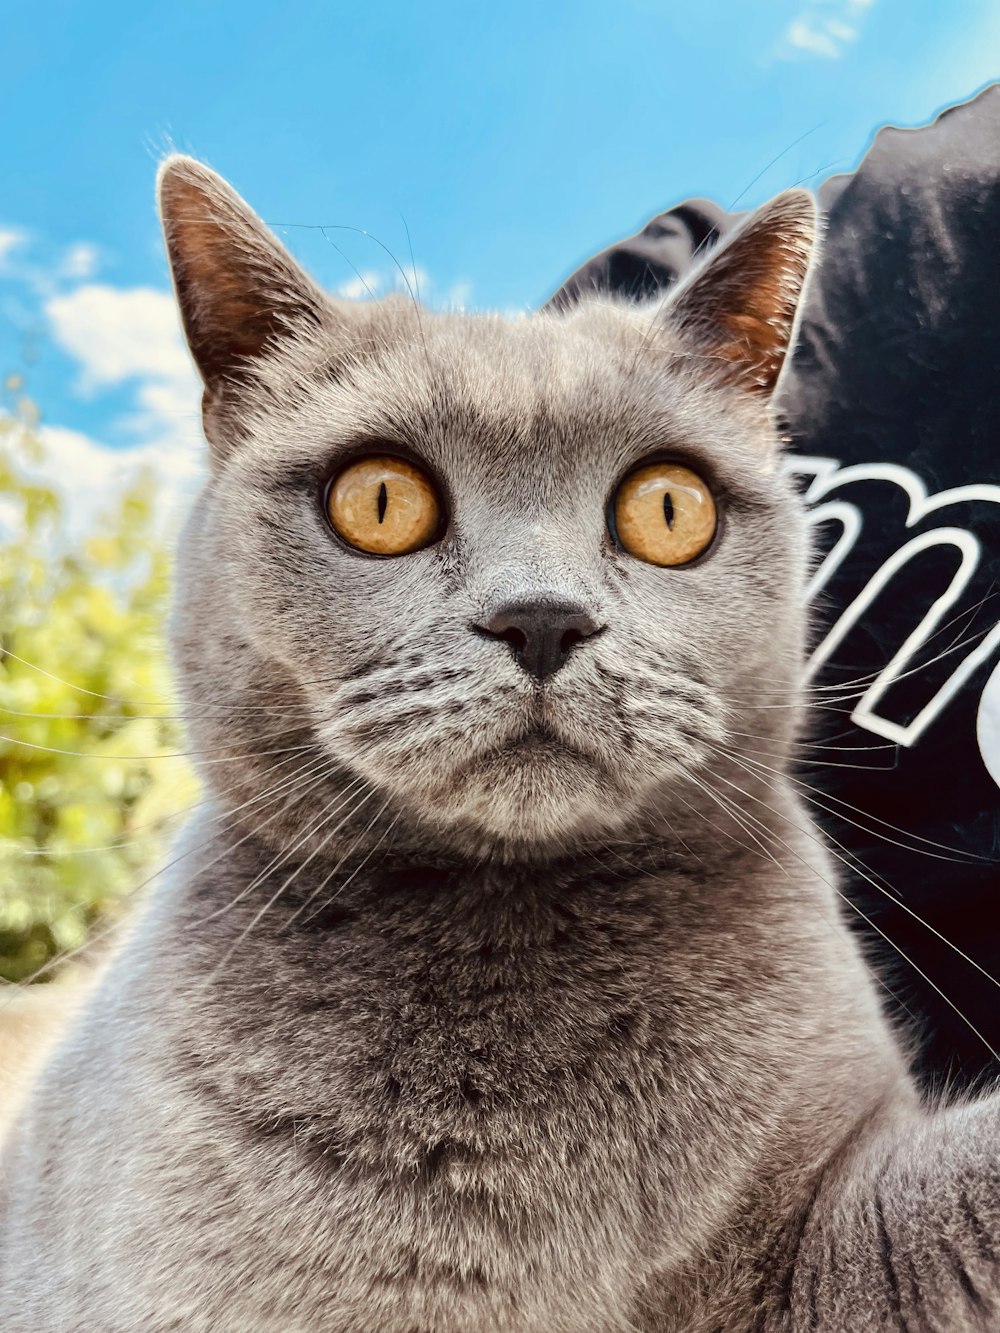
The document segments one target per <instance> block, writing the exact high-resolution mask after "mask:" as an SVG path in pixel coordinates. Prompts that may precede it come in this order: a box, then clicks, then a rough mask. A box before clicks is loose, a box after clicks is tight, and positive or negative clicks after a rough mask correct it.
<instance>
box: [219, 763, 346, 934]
mask: <svg viewBox="0 0 1000 1333" xmlns="http://www.w3.org/2000/svg"><path fill="white" fill-rule="evenodd" d="M334 771H336V766H335V765H331V767H330V770H329V772H334ZM329 772H327V773H324V777H326V776H329ZM368 785H369V784H368V783H366V782H365V780H364V779H363V778H356V779H355V780H354V782H352V783H351V784H350V785H349V786H348V787H347V788H346V789H345V790H344V791H343V792H340V793H339V796H340V797H341V799H340V801H339V802H336V801H335V802H331V803H330V805H328V806H326V807H325V808H324V809H322V810H321V811H320V812H319V814H318V815H314V816H313V818H312V819H311V820H309V821H307V823H306V824H305V826H304V827H303V828H302V829H301V831H300V834H299V837H298V838H297V840H296V841H295V842H294V843H293V844H292V845H291V846H290V847H287V848H285V849H284V850H283V851H281V852H279V853H278V854H277V855H276V856H275V857H274V858H273V859H272V860H271V861H269V862H268V864H267V865H266V866H264V868H263V869H262V870H260V871H259V872H258V874H256V875H255V876H254V878H253V879H252V880H251V881H250V883H249V884H247V885H246V886H245V887H244V888H242V889H241V890H240V892H239V893H237V894H236V896H235V897H234V898H231V899H230V900H229V901H228V902H227V903H226V904H225V905H224V906H222V907H219V908H217V909H216V910H215V911H214V912H210V913H209V914H208V916H203V917H200V918H199V920H198V921H197V922H196V923H194V924H196V925H198V926H202V925H205V924H206V923H207V922H209V921H214V920H216V918H218V917H220V916H225V915H226V914H227V913H228V912H231V911H232V910H233V908H234V907H236V906H238V904H239V903H241V902H244V901H245V900H246V899H247V898H249V896H250V894H251V893H253V891H254V889H256V888H258V887H259V886H260V885H261V884H263V883H264V881H265V880H266V879H267V878H268V877H269V876H270V875H271V874H273V872H274V871H275V870H278V869H280V867H281V866H283V865H284V864H285V863H286V862H287V861H289V860H290V859H291V858H292V857H293V856H294V855H295V853H296V852H297V851H298V850H299V848H301V847H303V846H305V844H306V843H307V842H308V841H309V838H310V837H311V836H312V834H313V833H317V832H319V830H320V829H321V828H322V827H323V826H324V825H325V824H327V823H328V822H329V821H330V819H332V818H333V816H334V815H336V814H337V813H338V811H340V810H342V809H343V807H344V806H345V805H346V804H347V803H348V802H349V801H350V800H351V799H352V798H353V796H355V795H356V794H357V792H358V791H359V790H360V789H361V788H362V787H366V786H368ZM367 799H368V797H367V795H366V796H364V797H363V798H362V801H364V800H367ZM347 818H350V815H348V816H345V820H346V819H347ZM342 822H343V821H342ZM339 827H340V825H338V826H337V828H339ZM336 831H337V829H336V828H335V829H333V830H332V832H331V833H329V834H327V835H326V837H325V838H324V839H323V840H322V841H321V842H320V843H319V844H318V846H317V847H315V848H314V849H313V850H312V851H311V852H310V854H309V856H308V857H307V858H306V860H305V862H304V863H303V864H305V865H308V864H309V862H310V861H311V860H312V859H313V857H314V856H315V855H316V853H317V851H318V850H321V849H322V848H323V847H325V846H326V844H327V842H328V841H329V839H330V838H331V837H332V836H333V834H334V833H336ZM300 868H301V867H300ZM296 873H297V872H296ZM283 891H284V890H283V889H279V891H278V893H279V896H280V894H281V893H282V892H283ZM251 924H254V923H251ZM248 929H249V927H248Z"/></svg>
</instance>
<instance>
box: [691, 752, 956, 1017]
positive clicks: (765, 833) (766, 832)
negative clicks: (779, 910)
mask: <svg viewBox="0 0 1000 1333" xmlns="http://www.w3.org/2000/svg"><path fill="white" fill-rule="evenodd" d="M689 776H691V777H692V779H693V780H694V781H695V783H696V785H697V786H699V787H700V788H701V790H702V792H703V793H704V794H705V795H706V796H708V797H709V798H710V799H712V800H713V801H715V802H716V804H718V805H719V806H720V807H721V808H722V809H723V810H724V811H727V812H728V813H729V815H730V817H731V818H732V819H734V820H736V821H737V822H740V821H742V820H747V821H748V822H749V823H752V824H754V825H756V826H757V828H758V829H759V830H760V831H761V835H762V838H766V839H771V841H779V842H780V839H775V837H774V833H773V830H772V829H771V828H769V827H768V825H767V824H765V823H764V822H763V821H762V820H760V819H758V818H757V817H756V816H754V815H752V814H751V813H750V812H748V811H746V810H744V809H743V807H742V806H740V805H739V803H738V802H737V801H735V800H734V799H733V798H732V797H731V796H727V795H726V794H725V793H724V792H719V791H715V790H713V789H712V788H711V787H710V786H709V785H708V784H707V783H703V782H701V781H700V779H698V778H697V777H696V776H695V775H693V774H691V775H689ZM710 776H711V778H712V779H713V780H717V779H718V776H719V775H718V774H714V773H713V774H710ZM691 809H692V810H693V811H694V813H696V814H697V813H699V812H698V811H697V809H696V808H695V807H694V806H692V807H691ZM702 817H704V816H702ZM710 822H711V821H710ZM713 827H717V826H715V825H713ZM749 831H750V829H749V828H748V832H749ZM755 841H759V840H757V839H755ZM760 847H761V854H762V855H764V856H765V858H766V859H767V860H768V861H770V862H771V863H772V864H773V865H774V866H775V867H776V869H778V870H779V871H780V872H781V874H782V875H783V876H784V878H785V879H786V880H787V881H788V882H789V883H791V884H794V883H795V878H794V876H793V875H792V872H791V870H790V869H789V867H788V866H787V865H785V863H784V862H783V861H782V860H781V859H780V857H778V856H777V854H776V853H775V852H774V851H773V850H772V849H771V848H770V847H768V846H767V845H766V843H764V842H760ZM800 859H801V858H800ZM821 878H823V882H824V883H827V884H829V881H828V880H826V879H825V877H821ZM830 887H832V888H834V889H835V891H836V892H837V894H838V896H840V897H844V894H843V893H842V891H841V889H840V888H839V886H838V885H836V884H834V885H831V886H830ZM820 912H821V915H822V917H823V919H824V921H825V922H826V923H827V925H828V926H829V928H830V930H831V931H832V932H833V933H834V935H836V934H838V933H839V931H838V926H837V923H836V922H835V921H832V920H831V919H830V917H829V916H828V914H827V913H826V911H825V910H823V909H822V907H821V908H820ZM889 942H890V943H891V941H889ZM893 947H895V946H893ZM874 980H875V983H876V984H877V985H878V987H879V988H880V989H881V990H883V991H885V993H886V995H888V996H889V998H890V999H891V1000H893V1001H894V1002H895V1003H896V1004H899V1005H901V1006H902V1007H903V1008H904V1009H906V1012H907V1013H909V1014H910V1016H911V1018H912V1017H913V1014H912V1011H911V1010H910V1009H909V1007H908V1006H907V1005H906V1004H905V1003H904V1001H903V1000H902V998H901V997H900V996H899V995H898V994H897V992H896V991H894V990H893V989H892V987H891V986H890V985H889V983H888V982H887V981H886V980H885V978H884V977H881V976H879V975H878V974H877V973H875V974H874ZM973 1031H975V1029H973ZM977 1035H978V1034H977Z"/></svg>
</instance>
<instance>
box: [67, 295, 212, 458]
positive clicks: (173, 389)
mask: <svg viewBox="0 0 1000 1333" xmlns="http://www.w3.org/2000/svg"><path fill="white" fill-rule="evenodd" d="M45 313H46V315H47V316H48V319H49V323H50V326H51V328H52V334H53V337H54V338H55V340H56V342H57V343H58V344H59V345H60V347H62V348H63V350H64V351H66V352H68V353H69V355H70V356H71V357H73V358H74V360H75V361H76V362H77V363H78V365H79V367H80V372H81V373H80V379H79V384H78V387H79V390H80V392H81V393H84V394H88V395H91V394H94V393H96V392H98V391H99V390H100V389H105V388H112V387H116V386H118V385H122V384H127V383H129V382H133V383H134V387H135V402H136V409H135V411H134V412H132V413H130V414H129V416H128V417H127V418H126V419H125V420H124V421H123V422H121V423H120V424H121V425H122V426H124V427H125V428H126V429H127V430H128V431H129V433H130V434H132V435H133V437H135V438H136V439H138V440H139V441H148V442H155V443H157V444H159V445H160V446H163V447H168V446H169V447H173V446H174V445H178V446H180V447H184V446H185V445H187V444H189V443H190V441H191V440H197V439H198V438H199V432H198V410H199V406H200V400H201V394H200V387H199V383H198V377H197V375H196V374H195V371H194V367H193V366H192V364H191V358H190V356H189V355H188V352H187V349H186V347H185V345H184V339H183V337H182V335H181V329H180V323H179V320H178V316H177V308H176V305H175V303H174V298H173V296H172V295H170V294H169V293H168V292H161V291H156V290H155V289H154V288H151V287H132V288H119V287H110V286H108V285H106V284H103V283H91V284H87V285H85V286H82V287H77V288H75V289H74V290H73V291H71V292H67V293H63V294H61V295H58V296H52V297H50V298H49V300H48V301H46V303H45Z"/></svg>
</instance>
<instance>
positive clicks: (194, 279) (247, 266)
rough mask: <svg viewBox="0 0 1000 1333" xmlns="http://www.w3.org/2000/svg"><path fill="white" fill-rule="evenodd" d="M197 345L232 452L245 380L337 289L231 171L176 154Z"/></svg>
mask: <svg viewBox="0 0 1000 1333" xmlns="http://www.w3.org/2000/svg"><path fill="white" fill-rule="evenodd" d="M157 192H158V198H159V206H160V218H161V220H162V223H163V235H164V239H165V241H166V246H167V255H168V257H169V260H170V268H171V272H172V274H173V279H174V290H175V291H176V293H177V303H178V305H179V306H180V313H181V321H182V323H183V325H184V332H185V335H186V336H187V341H188V346H189V347H190V349H191V355H192V356H193V357H194V361H195V364H196V365H197V367H198V370H199V373H200V374H201V378H202V381H203V382H204V385H205V395H204V400H203V417H204V423H205V435H206V438H207V439H208V441H209V443H210V444H211V445H212V446H213V449H214V450H215V451H216V452H217V453H222V454H224V453H225V452H226V451H227V449H228V447H229V439H230V434H231V427H232V424H233V420H234V416H235V414H236V413H237V411H238V402H239V397H240V390H241V388H242V387H243V386H245V384H246V383H247V381H248V380H249V379H250V378H252V376H253V374H254V367H255V363H256V362H257V361H258V360H259V359H260V358H261V357H262V356H264V355H265V354H266V353H267V351H268V350H269V348H270V347H272V346H273V345H274V344H276V343H277V342H278V341H280V339H281V338H282V337H283V336H286V335H287V334H288V333H289V332H292V331H297V332H299V333H301V332H303V331H308V330H309V329H310V328H313V329H316V330H318V329H319V328H320V327H321V325H322V324H323V322H324V315H326V316H327V318H328V317H329V313H330V308H329V303H328V301H327V298H326V297H325V296H324V294H323V293H322V292H321V291H320V289H319V288H318V287H317V286H316V285H315V284H314V283H313V282H312V280H311V279H310V278H309V277H307V275H306V274H305V273H303V271H302V270H301V269H300V268H299V266H298V264H296V262H295V260H294V259H292V257H291V255H290V254H289V253H288V251H287V250H286V249H285V248H284V246H282V245H281V244H280V242H279V241H278V240H277V239H276V237H275V236H274V235H273V234H272V233H271V232H270V231H269V230H268V229H267V227H266V226H265V225H264V223H263V222H262V221H261V220H260V218H259V217H257V215H256V214H255V213H254V212H253V210H252V209H250V208H249V207H248V206H247V205H246V204H245V203H244V202H243V200H242V199H241V198H240V197H239V195H238V194H237V193H236V192H235V190H233V189H232V188H231V187H230V186H229V185H228V184H227V183H226V182H225V181H224V180H223V179H222V177H221V176H218V175H216V173H215V172H214V171H211V170H209V168H208V167H206V166H203V165H202V164H201V163H200V162H196V161H195V160H194V159H193V158H190V157H183V156H180V155H176V154H175V155H173V156H171V157H168V158H167V159H166V161H165V162H164V163H163V165H162V166H161V167H160V172H159V176H158V180H157Z"/></svg>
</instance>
